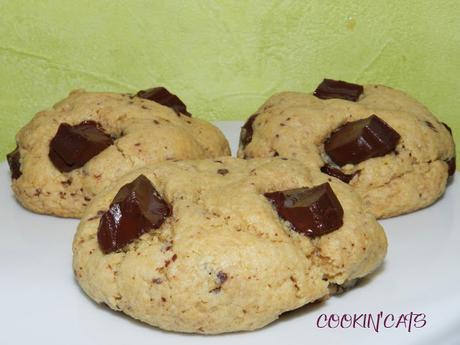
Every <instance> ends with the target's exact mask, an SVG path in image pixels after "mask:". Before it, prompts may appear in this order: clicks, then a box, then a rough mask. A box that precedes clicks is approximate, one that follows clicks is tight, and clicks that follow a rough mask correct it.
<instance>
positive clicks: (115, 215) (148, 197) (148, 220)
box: [97, 175, 172, 254]
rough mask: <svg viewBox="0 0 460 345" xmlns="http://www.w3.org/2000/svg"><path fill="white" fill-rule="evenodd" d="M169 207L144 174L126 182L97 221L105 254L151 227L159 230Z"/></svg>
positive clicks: (98, 236) (100, 245) (100, 244)
mask: <svg viewBox="0 0 460 345" xmlns="http://www.w3.org/2000/svg"><path fill="white" fill-rule="evenodd" d="M171 214H172V211H171V207H170V206H169V205H168V204H167V203H166V201H164V200H163V199H162V198H161V196H160V195H159V194H158V192H157V191H156V190H155V188H154V187H153V185H152V183H151V182H150V181H149V180H148V179H147V177H145V176H144V175H140V176H139V177H138V178H136V179H135V180H134V181H133V182H131V183H128V184H125V185H124V186H123V187H121V189H120V190H119V191H118V193H117V195H116V196H115V198H114V199H113V201H112V203H111V204H110V208H109V210H108V211H107V212H105V213H104V214H103V215H102V217H101V221H100V223H99V228H98V231H97V240H98V242H99V247H100V248H101V250H102V251H103V252H104V253H105V254H107V253H111V252H113V251H116V250H118V249H121V248H123V247H124V246H126V245H127V244H129V243H131V242H132V241H134V240H135V239H137V238H139V237H140V236H141V235H142V234H144V233H146V232H148V231H150V230H151V229H158V228H159V227H160V226H161V225H162V224H163V222H164V221H165V220H166V218H167V217H169V216H171Z"/></svg>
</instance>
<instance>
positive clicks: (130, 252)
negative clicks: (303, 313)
mask: <svg viewBox="0 0 460 345" xmlns="http://www.w3.org/2000/svg"><path fill="white" fill-rule="evenodd" d="M224 172H225V173H224ZM140 175H144V176H145V177H147V179H148V180H149V181H150V182H151V183H152V185H153V187H154V188H155V190H156V191H157V192H158V193H159V195H161V197H162V198H163V199H164V200H165V201H166V202H167V203H168V204H169V205H170V207H171V216H170V217H168V218H166V220H165V221H164V223H163V224H162V225H161V227H160V228H159V229H156V230H152V231H150V232H148V233H145V234H143V235H142V236H141V237H139V238H138V239H136V240H135V241H134V242H132V243H130V244H128V245H127V246H126V247H124V248H122V249H120V250H118V251H115V252H112V253H109V254H104V253H103V252H102V251H101V249H100V246H99V243H98V240H97V233H98V227H99V223H100V218H101V215H102V214H104V212H106V211H107V210H108V208H109V205H110V204H111V202H112V200H113V199H114V197H115V195H116V194H117V193H118V191H119V190H120V188H121V187H122V186H124V185H126V184H127V183H130V182H132V181H133V180H135V179H136V178H138V177H139V176H140ZM325 182H329V184H330V186H331V188H332V190H333V192H334V193H335V195H336V196H337V198H338V200H339V201H340V204H341V206H342V208H343V211H344V214H343V225H342V226H341V227H340V228H339V229H337V230H335V231H332V232H330V233H328V234H326V235H323V236H318V237H307V236H305V235H302V234H300V233H298V232H296V231H294V230H293V229H292V228H291V226H290V225H289V223H288V222H287V221H284V220H282V219H281V218H280V217H279V216H278V213H277V212H276V210H275V209H274V207H273V205H272V204H271V203H270V202H269V200H268V199H267V198H266V197H265V196H264V193H267V192H274V191H279V190H287V189H293V188H299V187H309V188H310V187H313V186H317V185H321V184H322V183H325ZM386 248H387V242H386V237H385V233H384V231H383V229H382V227H381V226H380V225H379V224H378V223H377V221H376V220H375V217H374V216H373V215H371V214H370V213H369V212H367V211H365V210H364V208H363V206H362V202H361V200H360V198H359V196H358V195H357V194H356V193H354V192H353V191H352V189H351V188H350V187H349V186H347V185H346V184H344V183H342V182H340V181H338V180H336V179H333V178H331V177H329V176H327V175H325V174H322V173H320V172H318V171H316V170H315V169H313V170H312V169H309V167H308V166H306V165H304V164H302V163H301V162H299V161H297V160H290V159H284V158H267V159H252V160H241V159H235V158H228V157H226V158H219V159H217V160H199V161H180V162H163V163H159V164H153V165H149V166H146V167H144V168H141V169H139V170H136V171H133V172H131V173H129V174H128V175H126V176H124V177H122V178H121V179H120V180H118V181H116V182H115V183H114V184H112V185H111V186H110V187H109V188H107V189H105V190H104V191H103V192H101V193H100V194H98V195H97V196H96V197H95V198H94V199H93V200H92V202H91V204H90V205H89V206H88V208H87V210H86V212H85V214H84V216H83V218H82V219H81V222H80V224H79V227H78V230H77V233H76V235H75V238H74V242H73V268H74V273H75V277H76V279H77V281H78V283H79V284H80V286H81V287H82V289H83V290H84V291H85V292H86V293H87V294H88V295H89V296H90V297H91V298H92V299H94V300H95V301H96V302H97V303H105V304H107V305H108V306H109V307H110V308H112V309H114V310H118V311H122V312H124V313H126V314H128V315H130V316H131V317H133V318H136V319H138V320H141V321H143V322H146V323H148V324H150V325H153V326H157V327H160V328H162V329H165V330H171V331H178V332H194V333H204V334H215V333H223V332H233V331H241V330H254V329H257V328H260V327H263V326H265V325H266V324H268V323H270V322H272V321H274V320H275V319H277V318H278V316H279V315H280V314H282V313H283V312H286V311H288V310H292V309H295V308H299V307H301V306H302V305H304V304H307V303H310V302H313V301H316V300H319V299H323V298H327V297H328V296H329V295H331V294H333V293H335V292H337V291H339V290H340V287H348V286H351V285H352V284H353V282H354V281H356V279H358V278H361V277H363V276H365V275H367V274H369V273H370V272H372V271H373V270H375V269H376V268H377V267H378V266H379V265H380V264H381V262H382V261H383V258H384V256H385V254H386Z"/></svg>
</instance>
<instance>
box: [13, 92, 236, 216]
mask: <svg viewBox="0 0 460 345" xmlns="http://www.w3.org/2000/svg"><path fill="white" fill-rule="evenodd" d="M16 142H17V148H16V149H15V150H14V151H13V152H11V153H10V154H9V155H8V156H7V158H8V163H9V165H10V170H11V178H12V188H13V191H14V193H15V195H16V198H17V199H18V200H19V202H20V203H21V204H22V205H24V207H26V208H28V209H30V210H32V211H35V212H38V213H46V214H52V215H57V216H62V217H80V216H81V215H82V213H83V210H84V209H85V207H86V206H87V205H88V203H89V202H90V201H91V199H92V198H93V197H94V196H95V195H96V194H97V193H98V192H99V191H100V190H102V189H103V188H104V187H106V186H108V185H109V184H110V183H111V182H112V181H113V180H115V179H116V178H118V177H119V176H121V175H123V174H125V173H126V172H128V171H130V170H131V169H135V168H139V167H141V166H143V165H145V164H147V163H153V162H158V161H163V160H176V159H200V158H212V157H218V156H225V155H229V154H230V149H229V146H228V142H227V140H226V139H225V138H224V136H223V135H222V133H221V132H220V131H219V130H218V129H217V128H216V127H214V126H212V125H211V124H210V123H208V122H206V121H203V120H200V119H197V118H192V117H191V114H190V113H189V112H188V111H187V108H186V106H185V104H184V103H183V102H182V101H181V100H180V99H179V98H178V97H177V96H176V95H174V94H171V93H170V92H168V90H166V89H165V88H162V87H158V88H152V89H149V90H143V91H140V92H139V93H138V94H137V95H129V94H117V93H97V92H86V91H83V90H76V91H73V92H71V93H70V95H69V96H68V97H67V98H66V99H64V100H62V101H61V102H59V103H57V104H56V105H54V106H53V107H52V108H51V109H48V110H45V111H42V112H39V113H38V114H37V115H35V117H34V118H33V119H32V120H31V121H30V122H29V123H28V124H27V125H26V126H25V127H24V128H22V129H21V130H20V131H19V133H18V134H17V136H16Z"/></svg>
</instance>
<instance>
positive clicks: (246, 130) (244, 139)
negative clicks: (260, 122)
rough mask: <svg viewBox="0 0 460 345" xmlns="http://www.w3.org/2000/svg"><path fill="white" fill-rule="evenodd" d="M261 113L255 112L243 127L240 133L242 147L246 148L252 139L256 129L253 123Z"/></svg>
mask: <svg viewBox="0 0 460 345" xmlns="http://www.w3.org/2000/svg"><path fill="white" fill-rule="evenodd" d="M257 115H259V114H254V115H251V116H249V118H248V120H247V121H246V123H245V124H244V125H243V127H241V133H240V145H241V147H242V148H245V147H246V145H248V144H249V143H250V142H251V140H252V135H253V134H254V129H253V128H252V124H253V123H254V121H255V120H256V117H257Z"/></svg>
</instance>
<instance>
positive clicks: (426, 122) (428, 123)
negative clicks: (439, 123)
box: [425, 121, 438, 132]
mask: <svg viewBox="0 0 460 345" xmlns="http://www.w3.org/2000/svg"><path fill="white" fill-rule="evenodd" d="M425 124H426V125H427V126H428V127H429V128H430V129H432V130H433V131H435V132H437V131H438V130H437V129H436V127H435V126H434V125H433V124H432V123H431V122H430V121H425Z"/></svg>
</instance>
